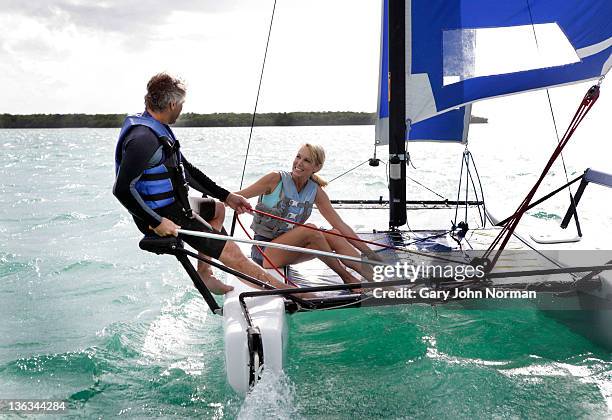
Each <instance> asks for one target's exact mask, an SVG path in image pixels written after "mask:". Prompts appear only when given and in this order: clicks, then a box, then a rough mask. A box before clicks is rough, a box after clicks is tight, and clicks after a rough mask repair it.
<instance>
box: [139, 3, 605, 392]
mask: <svg viewBox="0 0 612 420" xmlns="http://www.w3.org/2000/svg"><path fill="white" fill-rule="evenodd" d="M381 15H382V25H381V43H380V79H379V89H378V91H379V95H378V106H377V121H376V130H375V142H376V145H377V146H378V147H382V146H386V147H388V151H389V155H388V187H389V189H388V191H389V192H388V194H389V195H388V199H386V200H384V199H383V198H382V196H381V197H380V198H378V199H363V200H337V201H334V202H333V203H334V205H335V207H337V208H338V209H355V208H357V209H360V210H362V211H364V212H368V213H369V214H370V213H371V214H376V215H380V214H381V211H384V212H386V213H388V228H386V229H377V230H376V229H370V230H368V231H366V232H361V233H359V238H358V239H359V240H363V241H365V242H367V243H368V244H369V245H370V246H371V247H372V249H374V250H375V251H376V253H377V254H378V255H380V256H381V258H380V259H382V260H383V261H384V264H383V265H382V266H381V265H380V262H377V261H370V260H368V259H367V258H363V259H361V260H360V261H361V262H362V263H364V264H372V265H374V266H375V267H382V268H380V269H377V271H376V272H377V273H379V274H380V273H392V274H391V275H390V276H389V275H386V276H383V277H382V278H379V279H378V280H379V281H377V282H364V283H360V284H343V283H342V281H341V280H340V279H339V278H337V276H335V275H332V274H333V273H330V272H329V270H325V269H324V268H322V266H316V264H315V265H311V266H309V265H304V266H302V265H301V264H300V265H297V266H294V267H277V268H275V269H273V270H270V272H271V273H272V274H274V275H276V276H277V277H279V278H280V279H288V280H289V281H292V282H294V283H297V284H299V285H300V286H301V289H300V291H303V292H309V293H317V294H318V295H317V296H318V297H317V298H310V299H305V298H300V295H296V294H295V289H282V290H280V289H272V288H271V287H270V286H268V285H266V284H263V283H261V282H259V281H258V280H256V279H253V278H250V277H248V276H246V275H245V274H243V273H239V272H236V271H234V270H231V269H229V268H227V267H224V266H222V265H221V264H219V263H217V262H215V261H209V262H210V263H211V264H212V265H213V266H215V267H217V268H219V269H221V270H223V271H225V272H227V273H229V281H230V284H231V285H233V286H234V290H233V291H232V292H230V293H228V294H226V295H225V298H224V302H223V306H222V307H221V306H219V304H218V303H217V302H216V300H215V299H214V298H213V297H212V295H211V294H210V292H209V291H208V290H207V289H206V288H205V286H203V285H202V283H201V282H200V281H198V277H197V272H196V271H195V269H194V268H193V266H192V265H191V263H190V261H189V259H188V256H191V257H193V258H200V259H201V258H202V257H198V256H197V254H195V253H193V252H191V251H189V250H186V249H185V248H184V247H183V246H182V244H181V243H180V242H179V241H177V240H176V239H174V238H170V239H167V238H162V239H155V240H153V239H145V240H143V241H142V242H141V247H142V248H143V249H145V250H148V251H152V252H157V253H167V254H172V255H175V256H176V257H177V258H178V260H179V261H180V262H181V264H182V265H183V267H184V268H185V270H186V271H187V273H188V274H189V275H190V277H191V278H192V280H193V281H194V284H195V285H196V287H197V288H198V290H199V291H200V292H201V294H202V296H203V297H204V299H205V300H206V302H207V304H208V305H209V307H210V309H211V310H212V311H213V312H214V313H216V314H219V315H222V316H223V324H224V339H225V362H226V370H227V379H228V382H229V384H230V385H231V386H232V387H233V389H234V390H236V391H237V392H239V393H246V392H248V391H249V390H250V389H252V387H253V386H254V385H255V384H256V383H257V381H258V380H259V379H260V378H261V376H262V375H265V374H266V372H275V371H276V372H278V371H281V370H282V369H283V367H284V366H285V364H286V363H287V360H286V354H285V350H286V348H287V339H288V322H287V317H288V316H299V315H298V314H299V313H300V312H305V311H308V312H313V311H318V310H332V309H334V310H335V309H344V308H357V307H362V306H367V305H391V304H442V303H444V304H449V305H455V307H456V306H457V305H460V306H461V305H481V304H482V305H487V304H489V305H490V304H491V303H490V302H491V299H489V298H491V297H493V298H496V299H499V298H507V299H511V298H513V297H519V295H518V294H520V296H522V297H526V298H528V299H527V300H528V301H529V304H531V305H535V306H536V307H537V308H539V309H541V310H544V311H546V313H549V314H551V315H554V316H557V317H558V318H559V319H561V320H563V321H564V322H566V323H568V324H569V325H572V326H573V327H578V328H579V329H581V330H582V331H581V332H582V333H584V334H586V335H588V336H589V337H590V338H592V339H593V340H595V341H597V342H598V343H600V344H601V345H603V346H606V347H608V348H612V328H610V325H612V274H611V273H610V271H609V270H610V269H612V257H610V255H608V256H606V252H601V253H599V254H597V255H596V257H597V258H596V261H594V262H589V263H588V264H575V263H574V264H571V263H568V262H567V261H564V259H563V255H562V254H563V252H561V251H559V247H562V246H566V245H568V244H570V245H571V244H572V243H574V242H576V241H579V240H580V237H581V236H582V232H581V228H580V222H579V218H578V205H579V202H580V200H581V197H582V196H583V195H584V193H585V191H586V189H587V186H588V185H589V184H598V185H602V186H606V187H612V175H610V174H608V173H606V172H605V171H603V170H598V169H594V168H585V171H584V173H583V174H582V175H580V176H578V177H576V178H574V179H573V180H569V179H568V182H567V183H566V184H565V185H562V186H559V188H557V189H556V190H554V191H550V192H546V193H541V192H539V187H540V186H541V184H542V181H543V179H544V177H545V176H546V174H547V173H548V171H549V170H550V168H551V167H552V165H553V163H554V162H555V161H556V159H557V158H558V157H559V156H560V155H561V153H562V150H563V148H564V146H565V145H566V144H567V143H568V141H569V140H570V139H571V136H572V134H573V133H574V131H575V130H576V129H577V128H578V126H579V124H580V122H581V121H582V119H583V118H584V117H585V116H586V114H587V113H588V112H589V110H590V109H591V107H593V106H594V105H595V103H596V101H597V99H598V97H599V92H600V86H601V85H602V81H603V78H604V76H605V75H606V73H607V72H608V71H609V70H610V67H612V2H610V1H609V0H589V1H581V2H575V1H565V0H507V1H505V2H503V4H502V3H495V4H494V5H492V4H491V3H490V2H487V1H484V0H431V1H422V0H383V1H382V14H381ZM508 40H512V42H508ZM496 43H497V44H499V45H506V46H507V45H513V46H515V47H516V48H515V49H514V50H508V51H504V54H497V55H496V60H495V61H496V62H495V63H494V64H495V65H490V62H491V60H490V59H488V60H487V55H488V54H490V50H487V48H486V47H487V46H488V45H491V44H496ZM530 58H531V60H530ZM587 80H595V84H594V85H593V86H592V87H591V88H590V89H589V90H588V91H587V92H586V93H585V95H584V98H583V100H582V101H581V103H579V104H577V108H578V109H577V111H576V114H575V116H574V118H573V119H572V121H571V122H570V123H569V124H568V129H567V131H566V133H565V135H564V136H563V137H562V138H561V139H560V140H559V143H558V145H557V147H556V148H555V149H554V151H553V153H552V155H551V157H550V159H549V161H548V162H547V163H546V164H545V165H544V169H543V171H542V174H541V176H540V177H539V178H538V180H537V181H536V182H535V184H534V185H533V187H532V188H531V190H530V191H529V193H528V194H527V195H526V197H524V199H523V200H522V201H521V202H520V204H519V205H518V207H517V209H516V211H515V212H514V213H513V214H512V215H511V216H510V217H508V218H506V219H504V220H500V219H498V218H496V217H494V216H493V215H492V214H491V213H490V212H489V211H488V209H487V208H486V207H485V202H484V197H483V193H482V187H481V186H480V182H479V181H480V180H479V177H478V173H477V169H476V167H475V166H474V160H473V158H472V156H471V154H470V152H469V150H468V149H467V147H466V151H465V152H464V154H463V157H462V174H461V176H460V177H459V186H458V195H457V199H456V200H454V201H450V200H441V201H431V200H407V198H406V180H407V168H408V165H409V162H410V159H409V154H408V152H407V145H408V144H409V143H411V142H414V141H437V142H446V143H449V144H450V143H454V144H457V143H459V144H467V139H468V134H469V124H470V120H471V104H472V103H474V102H475V101H480V100H484V99H488V98H494V97H499V96H504V95H511V94H516V93H521V92H527V91H532V90H537V89H547V88H550V87H555V86H562V85H567V84H572V83H577V82H583V81H587ZM379 162H380V159H378V158H377V157H376V152H375V154H374V156H373V157H372V158H370V159H369V163H370V165H372V166H376V165H378V164H379ZM603 169H605V168H603ZM574 184H579V186H578V189H577V191H576V193H575V194H570V200H569V203H568V210H567V213H566V215H565V217H564V218H563V221H562V223H561V227H562V228H568V227H569V226H570V224H571V225H572V229H573V226H574V225H575V228H576V231H577V234H576V235H575V236H569V237H563V238H542V237H533V236H529V235H525V234H523V233H522V232H521V231H520V228H518V225H519V222H520V221H521V218H522V216H523V215H524V214H525V213H526V212H527V211H528V210H529V209H531V208H533V207H534V206H536V205H538V204H540V203H542V202H543V201H545V200H546V199H548V198H550V197H551V196H553V195H554V194H557V193H559V192H560V191H564V190H567V189H569V188H570V187H571V186H572V185H574ZM570 191H571V190H570ZM471 197H473V198H474V199H472V198H471ZM440 208H442V209H447V210H450V211H451V213H452V212H453V211H454V220H453V222H452V224H451V226H448V225H444V224H443V223H444V222H440V224H439V227H438V228H435V229H431V228H427V229H421V230H418V229H410V228H409V227H408V225H407V209H411V210H414V209H418V210H419V211H421V210H422V212H420V213H419V212H411V225H412V226H416V225H417V224H418V219H417V218H416V217H413V216H412V214H421V213H422V214H423V215H425V216H424V217H425V218H426V219H425V220H428V221H429V222H431V218H429V216H428V214H431V212H430V211H431V210H432V209H440ZM459 209H461V211H459ZM464 209H465V217H464V218H463V220H461V216H460V214H462V213H463V211H464ZM468 209H469V211H470V215H472V216H473V217H475V220H476V222H474V219H473V218H472V219H469V218H468ZM474 215H476V216H474ZM472 216H470V217H472ZM372 217H375V216H372ZM376 217H377V216H376ZM419 217H420V216H419ZM468 219H469V220H468ZM445 220H448V219H445ZM572 221H573V222H572ZM446 223H447V224H448V222H446ZM487 223H489V226H487ZM474 225H476V227H474ZM181 233H183V234H192V235H200V236H208V237H215V235H214V234H208V233H199V232H189V231H181ZM220 238H221V237H220ZM225 239H227V238H225ZM230 240H236V241H238V242H241V243H245V244H255V245H257V244H259V245H264V246H268V247H274V246H277V247H284V248H285V249H289V250H293V251H296V252H310V253H314V254H319V255H322V254H323V255H325V253H322V252H317V251H313V250H305V249H302V248H297V247H288V246H285V245H280V244H279V245H276V244H271V243H258V241H253V240H249V239H238V238H231V239H230ZM331 256H333V257H336V258H340V259H342V258H345V259H346V258H351V257H349V256H343V255H336V254H332V255H331ZM435 264H438V266H440V265H441V264H444V265H446V266H447V267H451V268H452V269H451V272H452V273H451V275H447V274H446V273H443V272H441V271H439V272H435V273H434V274H433V275H432V274H431V273H425V272H424V271H423V270H421V271H420V272H418V273H417V272H416V271H415V269H414V267H419V266H420V267H426V266H431V265H435ZM384 267H390V269H386V268H384ZM408 267H411V268H412V270H413V271H412V272H411V273H412V274H416V275H410V273H409V272H408V271H407V270H408ZM402 268H404V269H405V271H404V272H403V273H402V270H401V269H402ZM458 268H461V270H458ZM469 268H471V269H472V270H469ZM468 271H469V272H470V273H469V274H468ZM458 273H461V276H459V275H458ZM375 280H376V279H375ZM512 293H518V294H516V295H512ZM525 293H526V294H525ZM391 294H393V296H392V297H391ZM381 296H383V298H380V297H381Z"/></svg>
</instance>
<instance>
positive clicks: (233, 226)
mask: <svg viewBox="0 0 612 420" xmlns="http://www.w3.org/2000/svg"><path fill="white" fill-rule="evenodd" d="M275 11H276V0H274V5H273V6H272V15H271V16H270V27H269V28H268V38H267V40H266V49H265V51H264V57H263V62H262V63H261V73H260V74H259V85H258V86H257V95H256V97H255V106H254V107H253V116H252V118H251V129H250V130H249V141H248V142H247V148H246V153H245V155H244V164H243V165H242V175H241V176H240V188H238V189H239V190H241V189H242V184H243V182H244V174H245V171H246V165H247V160H248V159H249V150H250V148H251V139H252V137H253V127H254V126H255V116H256V115H257V105H258V103H259V94H260V92H261V82H262V80H263V75H264V69H265V68H266V58H267V56H268V46H269V45H270V35H271V34H272V24H273V23H274V12H275ZM235 229H236V213H234V217H233V219H232V228H231V231H230V236H233V235H234V231H235Z"/></svg>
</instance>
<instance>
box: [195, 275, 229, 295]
mask: <svg viewBox="0 0 612 420" xmlns="http://www.w3.org/2000/svg"><path fill="white" fill-rule="evenodd" d="M198 274H199V275H200V278H201V279H202V281H203V282H204V284H205V285H206V287H207V288H208V290H210V293H212V294H213V295H224V294H226V293H227V292H231V291H232V290H234V287H233V286H230V285H227V284H225V283H223V282H222V281H221V280H219V279H218V278H216V277H215V276H214V275H213V274H212V272H211V271H208V270H207V271H205V272H201V271H199V272H198Z"/></svg>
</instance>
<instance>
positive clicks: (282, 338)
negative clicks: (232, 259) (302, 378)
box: [223, 276, 287, 394]
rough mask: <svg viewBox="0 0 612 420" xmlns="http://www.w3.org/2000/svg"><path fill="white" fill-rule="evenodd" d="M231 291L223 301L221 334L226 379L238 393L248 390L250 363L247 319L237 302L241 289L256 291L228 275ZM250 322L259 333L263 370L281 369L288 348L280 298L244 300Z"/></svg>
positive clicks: (285, 323) (282, 302) (283, 311)
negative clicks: (222, 336) (261, 345)
mask: <svg viewBox="0 0 612 420" xmlns="http://www.w3.org/2000/svg"><path fill="white" fill-rule="evenodd" d="M229 284H231V285H232V286H234V290H233V291H231V292H229V293H227V294H226V295H225V302H224V304H223V334H224V339H225V340H224V341H225V369H226V372H227V380H228V382H229V384H230V385H231V387H232V388H233V389H234V390H235V391H236V392H237V393H239V394H246V393H247V392H248V391H249V382H250V377H251V368H252V366H251V363H250V355H249V346H248V338H247V337H248V334H247V322H246V319H245V317H244V314H243V310H242V307H241V305H240V302H239V299H238V298H239V295H240V293H243V292H252V291H257V289H255V288H253V287H250V286H247V285H246V284H244V283H243V282H241V281H240V280H238V279H237V278H235V277H232V276H229ZM246 303H247V306H248V308H249V314H250V315H251V319H252V321H253V325H254V326H256V327H258V328H259V332H260V333H261V338H262V344H263V354H264V360H263V365H265V372H280V371H281V370H282V369H283V366H284V360H285V351H286V347H287V315H286V313H285V304H284V301H283V298H281V297H258V298H248V299H246Z"/></svg>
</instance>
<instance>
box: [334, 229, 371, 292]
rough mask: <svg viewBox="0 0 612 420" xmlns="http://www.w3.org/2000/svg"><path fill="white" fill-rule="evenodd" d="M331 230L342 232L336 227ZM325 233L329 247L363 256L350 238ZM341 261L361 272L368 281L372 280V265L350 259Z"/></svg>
mask: <svg viewBox="0 0 612 420" xmlns="http://www.w3.org/2000/svg"><path fill="white" fill-rule="evenodd" d="M329 232H333V233H340V232H339V231H338V230H336V229H332V230H331V231H329ZM323 235H324V236H325V240H327V243H328V244H329V247H330V248H331V249H333V250H334V251H335V252H336V253H338V254H343V255H350V256H352V257H357V258H361V254H360V253H359V251H358V250H357V249H355V247H354V246H353V245H351V243H350V242H349V241H348V240H346V239H344V238H342V237H340V236H336V235H330V234H327V233H324V234H323ZM341 262H342V264H344V265H346V266H347V267H349V268H352V269H353V270H355V271H356V272H358V273H359V274H361V275H362V276H363V277H364V278H365V279H367V280H368V281H372V279H373V277H374V270H373V269H372V267H371V266H370V265H368V264H364V263H358V262H355V261H348V260H341Z"/></svg>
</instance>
